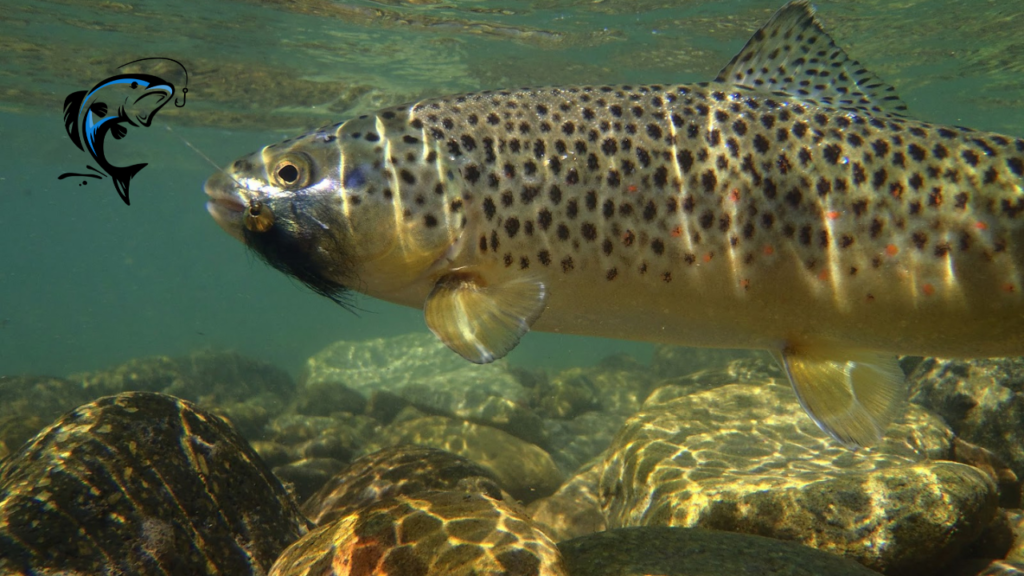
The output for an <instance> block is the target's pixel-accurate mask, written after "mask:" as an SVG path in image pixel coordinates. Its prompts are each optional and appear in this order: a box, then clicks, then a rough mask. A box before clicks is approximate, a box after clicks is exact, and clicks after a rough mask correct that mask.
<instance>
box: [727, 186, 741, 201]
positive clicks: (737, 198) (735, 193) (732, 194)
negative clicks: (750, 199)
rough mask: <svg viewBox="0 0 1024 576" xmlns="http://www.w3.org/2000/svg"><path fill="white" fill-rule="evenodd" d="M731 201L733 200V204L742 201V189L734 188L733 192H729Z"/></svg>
mask: <svg viewBox="0 0 1024 576" xmlns="http://www.w3.org/2000/svg"><path fill="white" fill-rule="evenodd" d="M729 200H732V201H733V202H739V201H740V189H739V188H733V189H732V191H731V192H729Z"/></svg>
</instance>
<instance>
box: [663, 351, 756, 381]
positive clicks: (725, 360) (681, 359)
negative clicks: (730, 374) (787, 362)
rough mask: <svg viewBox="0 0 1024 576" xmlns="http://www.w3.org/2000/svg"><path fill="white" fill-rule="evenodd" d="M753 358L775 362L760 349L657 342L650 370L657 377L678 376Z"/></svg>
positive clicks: (715, 368) (714, 368)
mask: <svg viewBox="0 0 1024 576" xmlns="http://www.w3.org/2000/svg"><path fill="white" fill-rule="evenodd" d="M753 358H757V359H760V360H765V361H767V362H773V361H772V358H771V356H770V355H769V354H768V353H767V352H762V351H760V350H731V349H723V348H688V347H685V346H669V345H667V344H656V345H655V346H654V355H653V356H652V357H651V368H650V370H651V372H652V373H653V375H654V377H655V378H659V379H662V378H677V377H679V376H685V375H687V374H692V373H694V372H699V371H702V370H719V369H721V368H722V367H723V366H725V365H727V364H730V363H732V362H733V361H734V360H745V359H753ZM733 382H736V381H735V380H733Z"/></svg>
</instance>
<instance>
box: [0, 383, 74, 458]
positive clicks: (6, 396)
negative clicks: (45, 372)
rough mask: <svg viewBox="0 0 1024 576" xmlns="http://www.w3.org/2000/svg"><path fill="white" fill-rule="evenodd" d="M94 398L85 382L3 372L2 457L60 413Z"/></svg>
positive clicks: (0, 388) (0, 399)
mask: <svg viewBox="0 0 1024 576" xmlns="http://www.w3.org/2000/svg"><path fill="white" fill-rule="evenodd" d="M90 399H91V397H90V395H89V393H87V392H86V391H85V390H83V389H82V386H81V384H79V383H78V382H73V381H71V380H65V379H63V378H53V377H50V376H0V458H3V457H5V456H7V455H8V454H10V453H12V452H14V451H16V450H18V448H21V445H22V444H24V443H25V442H26V441H28V439H30V438H32V437H33V436H35V435H36V433H38V432H39V431H40V430H42V429H43V428H44V427H46V426H47V425H49V424H50V423H51V422H53V421H54V420H55V419H56V418H57V417H58V416H61V415H62V414H64V413H65V412H67V411H69V410H71V409H73V408H75V407H77V406H80V405H82V404H84V403H86V402H88V401H89V400H90Z"/></svg>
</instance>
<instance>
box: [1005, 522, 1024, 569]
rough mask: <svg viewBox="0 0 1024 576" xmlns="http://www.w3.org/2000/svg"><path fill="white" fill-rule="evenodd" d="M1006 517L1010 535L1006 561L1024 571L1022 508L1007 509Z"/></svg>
mask: <svg viewBox="0 0 1024 576" xmlns="http://www.w3.org/2000/svg"><path fill="white" fill-rule="evenodd" d="M1006 519H1007V523H1008V524H1009V525H1010V531H1011V535H1012V542H1011V543H1010V550H1009V551H1008V552H1007V553H1006V561H1007V562H1009V563H1011V564H1014V565H1017V566H1019V567H1020V570H1021V572H1024V510H1019V509H1018V510H1007V511H1006Z"/></svg>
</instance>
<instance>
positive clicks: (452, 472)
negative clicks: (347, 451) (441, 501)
mask: <svg viewBox="0 0 1024 576" xmlns="http://www.w3.org/2000/svg"><path fill="white" fill-rule="evenodd" d="M438 490H440V491H451V492H479V493H482V494H486V495H487V496H490V497H491V498H494V499H495V500H502V499H503V498H504V496H503V495H502V491H501V488H500V487H499V486H498V479H497V477H495V475H494V473H493V472H491V471H490V470H488V469H486V468H484V467H482V466H480V465H478V464H474V463H473V462H471V461H469V460H467V459H465V458H463V457H461V456H458V455H456V454H452V453H451V452H446V451H444V450H438V449H436V448H426V447H423V446H414V445H401V446H393V447H391V448H385V449H383V450H379V451H377V452H374V453H372V454H367V455H366V456H363V457H361V458H359V459H357V460H355V461H353V462H352V463H351V464H349V465H348V467H346V468H345V469H344V470H342V471H341V472H339V473H337V474H335V475H334V476H333V477H332V478H331V479H330V480H329V481H328V482H327V483H326V484H325V485H324V486H323V487H322V488H321V489H320V491H319V492H317V493H316V494H314V495H313V496H312V497H311V498H310V499H308V500H307V501H306V502H305V504H303V505H302V512H303V513H304V514H305V515H306V518H309V519H310V520H311V521H313V523H314V524H316V525H317V526H323V525H324V524H328V523H330V522H333V521H335V520H337V519H338V518H341V517H343V516H348V515H349V514H353V513H355V512H357V511H359V510H361V509H363V508H367V507H369V506H371V505H373V504H376V503H377V502H379V501H381V500H384V499H386V498H391V497H394V496H399V495H402V496H410V495H413V494H416V493H418V492H426V491H438Z"/></svg>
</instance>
